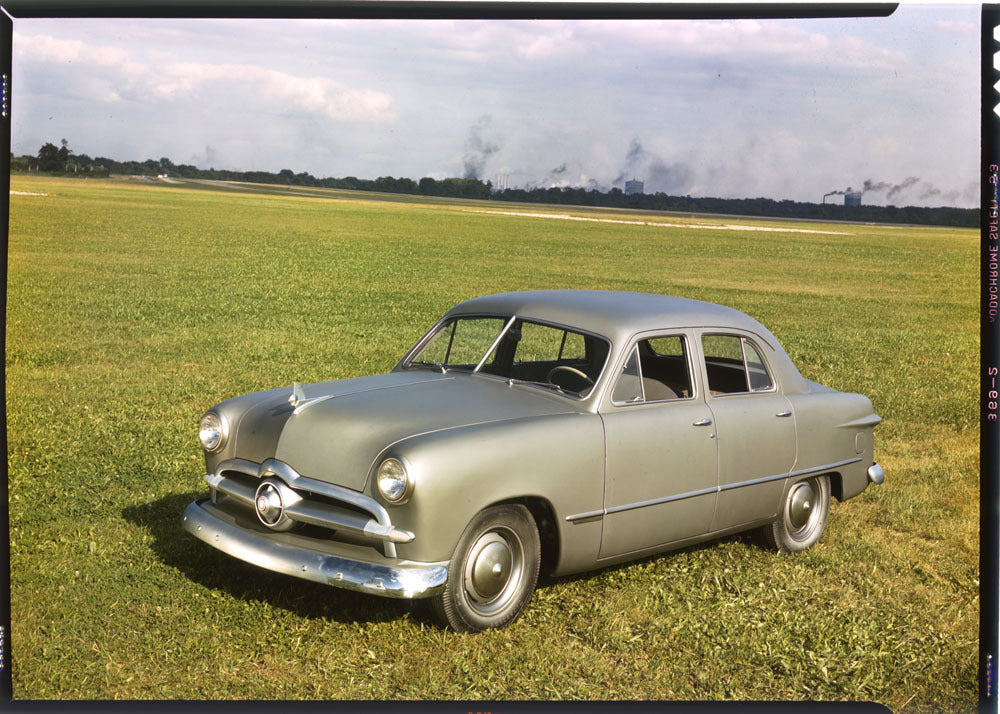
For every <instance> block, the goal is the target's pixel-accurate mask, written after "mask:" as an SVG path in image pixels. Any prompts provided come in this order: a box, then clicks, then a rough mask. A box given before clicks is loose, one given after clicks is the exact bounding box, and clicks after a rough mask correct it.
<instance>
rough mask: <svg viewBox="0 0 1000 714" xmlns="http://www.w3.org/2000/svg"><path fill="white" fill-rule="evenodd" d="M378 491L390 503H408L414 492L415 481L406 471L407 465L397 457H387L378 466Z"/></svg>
mask: <svg viewBox="0 0 1000 714" xmlns="http://www.w3.org/2000/svg"><path fill="white" fill-rule="evenodd" d="M376 480H377V481H378V492H379V493H380V494H382V498H384V499H385V500H386V501H388V502H389V503H396V504H399V503H406V501H407V499H409V498H410V494H411V493H412V492H413V481H412V480H410V477H409V476H408V475H407V473H406V467H405V466H403V464H402V462H400V461H399V460H397V459H386V460H385V461H383V462H382V465H381V466H379V467H378V474H377V475H376Z"/></svg>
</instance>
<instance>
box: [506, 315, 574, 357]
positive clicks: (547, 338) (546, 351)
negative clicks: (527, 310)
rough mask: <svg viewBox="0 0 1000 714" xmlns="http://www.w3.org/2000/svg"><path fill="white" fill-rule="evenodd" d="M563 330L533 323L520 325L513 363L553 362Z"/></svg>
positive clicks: (557, 353) (560, 342)
mask: <svg viewBox="0 0 1000 714" xmlns="http://www.w3.org/2000/svg"><path fill="white" fill-rule="evenodd" d="M565 334H566V333H565V332H564V331H563V330H557V329H554V328H552V327H548V326H547V325H539V324H538V323H535V322H524V323H522V324H521V339H520V340H519V341H518V343H517V352H516V353H515V355H514V361H515V362H555V361H556V359H557V358H558V356H559V348H560V346H561V344H562V340H563V335H565Z"/></svg>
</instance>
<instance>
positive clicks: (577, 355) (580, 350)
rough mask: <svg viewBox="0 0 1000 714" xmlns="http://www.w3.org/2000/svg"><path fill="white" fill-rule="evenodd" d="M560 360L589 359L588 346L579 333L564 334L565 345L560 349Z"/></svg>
mask: <svg viewBox="0 0 1000 714" xmlns="http://www.w3.org/2000/svg"><path fill="white" fill-rule="evenodd" d="M559 359H561V360H564V359H568V360H576V361H579V360H584V359H587V344H586V342H585V341H584V339H583V335H581V334H580V333H579V332H569V331H566V332H563V343H562V347H560V349H559Z"/></svg>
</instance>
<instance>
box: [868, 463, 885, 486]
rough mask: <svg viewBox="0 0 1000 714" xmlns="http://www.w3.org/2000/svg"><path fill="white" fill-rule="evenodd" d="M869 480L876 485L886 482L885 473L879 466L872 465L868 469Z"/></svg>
mask: <svg viewBox="0 0 1000 714" xmlns="http://www.w3.org/2000/svg"><path fill="white" fill-rule="evenodd" d="M868 480H869V481H870V482H871V483H874V484H876V485H878V484H880V483H882V482H883V481H885V471H883V470H882V467H881V466H879V465H878V464H872V465H871V466H869V467H868Z"/></svg>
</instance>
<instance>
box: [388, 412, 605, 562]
mask: <svg viewBox="0 0 1000 714" xmlns="http://www.w3.org/2000/svg"><path fill="white" fill-rule="evenodd" d="M390 456H392V457H395V458H399V459H401V460H402V461H403V462H404V463H405V464H406V466H407V470H408V472H409V473H410V474H411V476H412V477H413V478H414V479H415V486H414V490H413V495H412V496H411V498H410V500H409V501H407V502H406V503H405V504H403V505H400V506H391V505H390V506H387V508H388V510H389V517H390V518H391V519H392V522H393V525H395V526H397V527H400V528H404V529H406V530H409V531H412V532H413V533H414V534H415V535H416V538H415V539H414V540H413V542H411V543H406V544H400V545H398V546H397V552H398V554H399V557H401V558H406V559H409V560H414V561H423V562H436V561H444V560H448V559H450V558H451V556H452V553H453V552H454V549H455V545H456V544H457V543H458V539H459V537H460V536H461V534H462V532H463V531H464V530H465V527H466V526H467V525H468V524H469V522H470V521H471V520H472V518H473V516H475V515H476V514H477V513H478V512H479V511H481V510H483V509H484V508H486V507H488V506H490V505H491V504H494V503H498V502H500V501H510V500H517V499H524V498H533V497H534V498H543V499H546V500H547V501H548V502H549V503H551V504H552V507H553V510H554V515H555V521H556V524H557V528H558V531H559V541H560V549H559V550H560V555H559V563H558V566H557V570H564V569H565V567H564V566H565V565H566V564H567V563H576V562H585V563H588V564H592V563H593V562H594V561H595V560H596V559H597V553H598V550H599V547H600V537H601V530H600V528H601V524H600V522H599V521H596V522H595V521H590V522H587V523H579V524H572V523H568V522H567V521H566V516H567V515H572V514H575V513H584V512H588V511H594V510H599V509H600V508H602V507H603V503H604V430H603V427H602V424H601V420H600V417H598V416H597V415H594V414H580V413H576V414H558V415H550V416H538V417H531V418H526V419H511V420H508V421H502V422H490V423H486V424H476V425H471V426H463V427H458V428H454V429H447V430H443V431H439V432H432V433H429V434H422V435H419V436H414V437H410V438H408V439H405V440H403V441H401V442H398V443H397V444H394V445H393V446H391V447H389V448H387V449H386V450H384V451H383V452H382V454H380V456H379V458H378V459H376V462H375V464H374V465H373V470H374V469H375V468H377V467H378V464H380V463H381V462H382V460H383V459H385V458H388V457H390ZM369 483H371V484H374V478H370V479H369ZM376 497H377V496H376Z"/></svg>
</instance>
